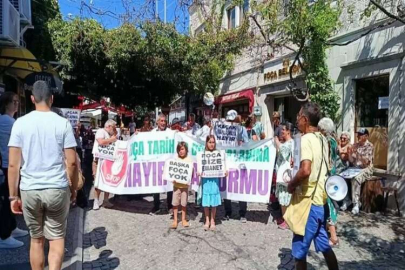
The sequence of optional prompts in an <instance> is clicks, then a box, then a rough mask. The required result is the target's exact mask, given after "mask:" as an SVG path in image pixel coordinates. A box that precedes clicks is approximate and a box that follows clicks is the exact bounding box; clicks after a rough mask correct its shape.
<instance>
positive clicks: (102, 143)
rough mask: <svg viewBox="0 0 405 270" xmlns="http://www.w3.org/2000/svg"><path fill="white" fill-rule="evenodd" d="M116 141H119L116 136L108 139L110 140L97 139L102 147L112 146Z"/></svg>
mask: <svg viewBox="0 0 405 270" xmlns="http://www.w3.org/2000/svg"><path fill="white" fill-rule="evenodd" d="M116 141H117V136H116V135H113V136H111V138H108V139H101V138H100V139H97V142H98V144H99V145H101V146H106V145H109V144H112V143H113V142H116Z"/></svg>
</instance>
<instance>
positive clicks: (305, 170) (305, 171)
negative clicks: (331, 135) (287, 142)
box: [288, 160, 312, 193]
mask: <svg viewBox="0 0 405 270" xmlns="http://www.w3.org/2000/svg"><path fill="white" fill-rule="evenodd" d="M311 164H312V162H311V161H310V160H303V161H301V166H300V169H299V170H298V172H297V174H296V175H295V176H294V178H293V180H291V182H290V183H289V184H288V192H289V193H293V192H294V190H295V188H296V187H298V186H299V185H300V184H301V182H302V181H304V180H305V179H307V178H308V177H309V176H310V175H311Z"/></svg>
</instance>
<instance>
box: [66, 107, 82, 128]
mask: <svg viewBox="0 0 405 270" xmlns="http://www.w3.org/2000/svg"><path fill="white" fill-rule="evenodd" d="M61 110H62V112H63V115H64V116H65V118H66V119H68V120H69V122H70V124H71V125H72V127H73V128H75V127H77V125H78V123H79V122H80V112H81V111H80V110H78V109H66V108H63V109H61Z"/></svg>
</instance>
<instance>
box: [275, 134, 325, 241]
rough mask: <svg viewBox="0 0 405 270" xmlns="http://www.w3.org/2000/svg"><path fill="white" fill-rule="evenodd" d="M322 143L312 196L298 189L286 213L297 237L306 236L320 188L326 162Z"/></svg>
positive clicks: (286, 219) (289, 224) (287, 221)
mask: <svg viewBox="0 0 405 270" xmlns="http://www.w3.org/2000/svg"><path fill="white" fill-rule="evenodd" d="M321 141H322V163H321V168H320V169H319V173H318V178H317V180H316V184H315V188H314V191H313V192H312V195H311V196H305V195H303V194H301V193H300V192H298V190H297V189H296V190H295V191H294V193H293V195H292V198H291V202H290V205H289V206H287V210H286V211H285V213H284V216H283V218H284V220H285V222H286V223H287V224H288V226H289V227H290V230H291V231H292V232H293V233H294V234H297V235H302V236H304V235H305V227H306V224H307V221H308V216H309V212H310V210H311V206H312V200H313V198H314V196H315V192H316V189H317V187H318V181H319V178H320V176H321V171H322V166H323V163H324V162H323V161H324V151H323V146H324V144H323V139H321Z"/></svg>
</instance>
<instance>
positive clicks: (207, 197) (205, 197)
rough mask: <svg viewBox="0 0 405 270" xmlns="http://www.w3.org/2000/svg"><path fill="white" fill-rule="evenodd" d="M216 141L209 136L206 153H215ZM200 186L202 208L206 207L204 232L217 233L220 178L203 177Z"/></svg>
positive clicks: (213, 137)
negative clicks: (209, 230)
mask: <svg viewBox="0 0 405 270" xmlns="http://www.w3.org/2000/svg"><path fill="white" fill-rule="evenodd" d="M215 150H216V141H215V136H214V135H209V136H207V139H206V140H205V151H210V152H212V151H215ZM200 184H201V185H202V206H203V207H204V215H205V224H204V230H206V231H207V230H208V229H211V230H212V231H215V229H216V227H215V215H216V213H217V206H219V205H221V194H220V192H219V178H206V177H202V178H201V182H200ZM210 207H211V222H210Z"/></svg>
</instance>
